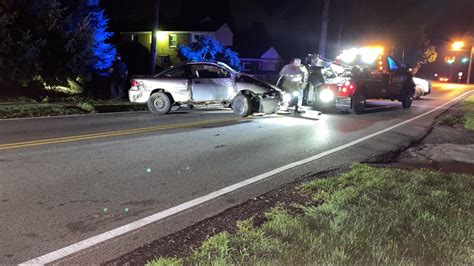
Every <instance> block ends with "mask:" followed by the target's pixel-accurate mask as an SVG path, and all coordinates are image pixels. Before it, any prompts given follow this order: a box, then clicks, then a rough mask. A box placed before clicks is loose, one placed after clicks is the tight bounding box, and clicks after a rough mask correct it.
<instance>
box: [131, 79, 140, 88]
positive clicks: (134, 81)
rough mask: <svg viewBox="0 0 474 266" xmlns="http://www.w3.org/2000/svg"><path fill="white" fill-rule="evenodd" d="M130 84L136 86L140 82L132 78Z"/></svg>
mask: <svg viewBox="0 0 474 266" xmlns="http://www.w3.org/2000/svg"><path fill="white" fill-rule="evenodd" d="M130 86H132V87H138V86H140V83H138V81H136V80H134V79H132V80H131V81H130Z"/></svg>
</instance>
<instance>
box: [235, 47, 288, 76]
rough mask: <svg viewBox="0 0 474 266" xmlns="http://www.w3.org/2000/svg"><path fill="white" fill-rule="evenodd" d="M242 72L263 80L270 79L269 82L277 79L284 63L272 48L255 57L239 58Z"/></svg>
mask: <svg viewBox="0 0 474 266" xmlns="http://www.w3.org/2000/svg"><path fill="white" fill-rule="evenodd" d="M240 61H241V64H242V71H243V72H245V73H247V74H251V75H255V76H258V77H260V78H263V79H267V78H270V80H271V81H273V79H275V77H276V78H277V76H278V73H279V71H280V70H281V68H282V67H283V65H284V63H285V61H284V59H283V58H282V57H281V56H280V54H279V53H278V52H277V50H276V49H275V48H274V47H270V49H268V50H266V51H265V52H264V53H263V54H262V55H260V56H255V57H243V58H240Z"/></svg>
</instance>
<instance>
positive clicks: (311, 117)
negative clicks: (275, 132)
mask: <svg viewBox="0 0 474 266" xmlns="http://www.w3.org/2000/svg"><path fill="white" fill-rule="evenodd" d="M278 115H280V116H285V117H291V118H296V119H305V120H311V121H319V116H317V115H316V114H315V115H311V116H308V115H307V113H303V114H293V113H287V114H278ZM316 116H317V117H316Z"/></svg>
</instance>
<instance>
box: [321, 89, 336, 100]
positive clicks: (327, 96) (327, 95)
mask: <svg viewBox="0 0 474 266" xmlns="http://www.w3.org/2000/svg"><path fill="white" fill-rule="evenodd" d="M319 99H320V100H321V101H322V102H325V103H328V102H332V101H334V92H333V91H332V90H330V89H324V90H322V91H321V92H320V93H319Z"/></svg>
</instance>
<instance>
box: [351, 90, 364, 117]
mask: <svg viewBox="0 0 474 266" xmlns="http://www.w3.org/2000/svg"><path fill="white" fill-rule="evenodd" d="M351 102H352V103H351V110H350V111H351V113H353V114H362V113H363V112H364V108H365V102H366V98H365V95H364V94H363V93H361V92H360V91H356V93H355V94H354V96H352V99H351Z"/></svg>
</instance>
